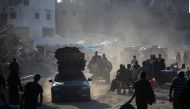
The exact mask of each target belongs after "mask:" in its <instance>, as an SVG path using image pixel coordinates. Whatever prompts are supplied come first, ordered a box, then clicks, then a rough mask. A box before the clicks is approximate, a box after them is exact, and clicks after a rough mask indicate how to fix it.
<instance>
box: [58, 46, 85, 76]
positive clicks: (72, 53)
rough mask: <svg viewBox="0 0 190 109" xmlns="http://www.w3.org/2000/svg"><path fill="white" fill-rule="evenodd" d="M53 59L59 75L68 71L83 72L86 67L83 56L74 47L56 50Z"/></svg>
mask: <svg viewBox="0 0 190 109" xmlns="http://www.w3.org/2000/svg"><path fill="white" fill-rule="evenodd" d="M55 58H56V59H57V67H58V68H57V69H58V72H59V73H65V71H66V70H69V69H72V70H76V72H79V71H83V70H84V69H85V66H86V60H85V54H84V53H82V52H81V51H80V50H79V48H76V47H64V48H59V49H57V50H56V52H55Z"/></svg>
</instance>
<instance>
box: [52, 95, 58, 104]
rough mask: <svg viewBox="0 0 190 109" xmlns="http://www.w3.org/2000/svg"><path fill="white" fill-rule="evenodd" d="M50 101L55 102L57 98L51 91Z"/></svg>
mask: <svg viewBox="0 0 190 109" xmlns="http://www.w3.org/2000/svg"><path fill="white" fill-rule="evenodd" d="M51 102H52V103H56V102H57V100H56V99H55V95H54V94H53V93H51Z"/></svg>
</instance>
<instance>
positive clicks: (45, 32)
mask: <svg viewBox="0 0 190 109" xmlns="http://www.w3.org/2000/svg"><path fill="white" fill-rule="evenodd" d="M42 32H43V37H53V36H54V29H53V28H43V30H42Z"/></svg>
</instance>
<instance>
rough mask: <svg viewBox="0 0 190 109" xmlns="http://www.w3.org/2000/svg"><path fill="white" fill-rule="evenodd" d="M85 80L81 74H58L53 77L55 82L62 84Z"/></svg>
mask: <svg viewBox="0 0 190 109" xmlns="http://www.w3.org/2000/svg"><path fill="white" fill-rule="evenodd" d="M84 80H86V78H85V76H84V75H83V73H74V74H73V73H67V74H65V73H63V74H61V73H59V74H57V75H56V76H55V82H64V81H84Z"/></svg>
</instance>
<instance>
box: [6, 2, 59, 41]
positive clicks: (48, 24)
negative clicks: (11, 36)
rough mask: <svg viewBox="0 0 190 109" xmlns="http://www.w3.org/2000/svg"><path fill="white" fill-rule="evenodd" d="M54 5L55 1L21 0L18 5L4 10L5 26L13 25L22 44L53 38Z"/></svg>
mask: <svg viewBox="0 0 190 109" xmlns="http://www.w3.org/2000/svg"><path fill="white" fill-rule="evenodd" d="M10 1H11V0H10ZM10 3H11V2H10ZM55 3H56V0H22V1H21V2H20V3H19V4H16V5H9V6H8V7H7V8H6V12H7V24H9V25H14V27H15V29H16V34H17V35H18V36H19V37H21V38H20V39H21V40H22V41H23V42H27V43H31V44H32V42H33V41H35V40H38V39H41V38H44V37H53V36H55ZM28 41H29V42H28Z"/></svg>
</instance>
